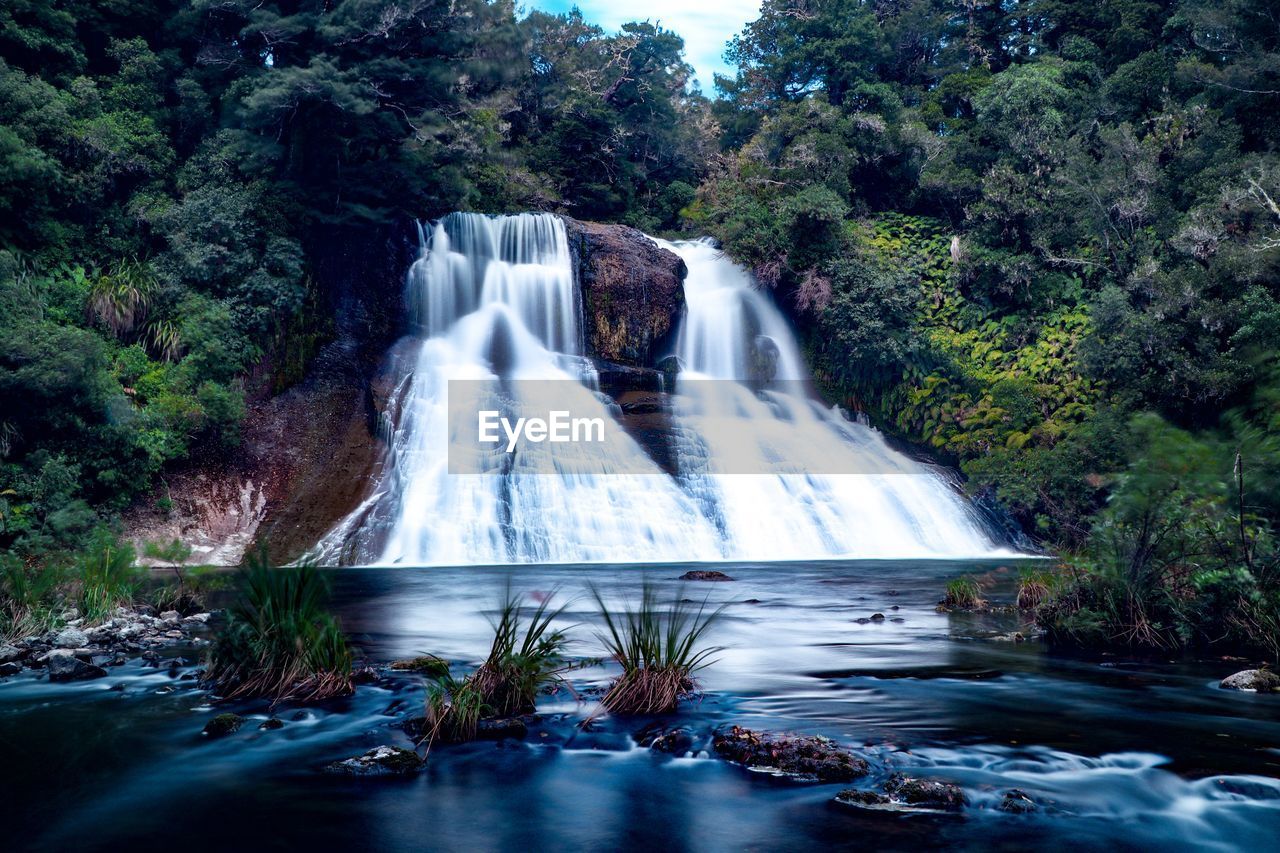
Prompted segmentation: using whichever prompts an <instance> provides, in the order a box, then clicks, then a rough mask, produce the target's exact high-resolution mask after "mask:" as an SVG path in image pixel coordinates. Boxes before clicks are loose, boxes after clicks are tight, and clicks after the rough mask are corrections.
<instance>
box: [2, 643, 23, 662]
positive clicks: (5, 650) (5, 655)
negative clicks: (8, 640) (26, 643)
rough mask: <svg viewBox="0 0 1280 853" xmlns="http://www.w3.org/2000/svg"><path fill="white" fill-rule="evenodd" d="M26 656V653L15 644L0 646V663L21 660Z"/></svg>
mask: <svg viewBox="0 0 1280 853" xmlns="http://www.w3.org/2000/svg"><path fill="white" fill-rule="evenodd" d="M26 656H27V653H26V652H25V651H24V650H22V649H20V648H18V647H17V646H8V645H3V646H0V663H10V662H11V661H18V660H22V659H23V658H24V657H26Z"/></svg>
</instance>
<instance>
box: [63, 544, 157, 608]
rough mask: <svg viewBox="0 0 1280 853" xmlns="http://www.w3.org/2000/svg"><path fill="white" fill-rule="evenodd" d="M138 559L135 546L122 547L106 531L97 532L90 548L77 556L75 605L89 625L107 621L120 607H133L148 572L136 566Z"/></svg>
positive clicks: (125, 545)
mask: <svg viewBox="0 0 1280 853" xmlns="http://www.w3.org/2000/svg"><path fill="white" fill-rule="evenodd" d="M136 558H137V554H136V552H135V551H134V550H133V546H132V545H128V544H122V543H121V542H119V541H117V540H116V538H115V537H114V536H112V535H111V534H110V533H108V532H106V531H105V530H100V531H99V532H98V533H96V534H95V535H94V537H93V539H92V541H91V542H90V545H89V547H88V548H87V549H86V550H85V551H83V552H82V553H81V554H79V555H78V556H77V557H76V559H75V563H74V565H73V571H74V573H75V575H76V578H77V579H78V582H79V592H78V595H77V596H76V603H77V606H78V607H79V608H80V615H81V616H82V617H84V619H85V622H86V623H88V624H90V625H92V624H95V623H98V622H103V621H106V620H107V619H109V618H111V616H112V614H114V613H115V611H116V608H117V607H129V606H132V604H133V602H134V600H135V598H136V597H137V595H138V592H139V590H140V589H141V588H142V585H143V583H144V582H145V580H146V577H147V570H146V569H145V568H142V567H140V566H138V565H137V564H136V562H135V560H136Z"/></svg>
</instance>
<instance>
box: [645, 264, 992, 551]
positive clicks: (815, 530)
mask: <svg viewBox="0 0 1280 853" xmlns="http://www.w3.org/2000/svg"><path fill="white" fill-rule="evenodd" d="M658 242H659V243H660V245H662V246H663V247H664V248H666V249H668V250H670V251H672V252H675V253H676V254H678V255H680V257H681V258H683V259H684V262H685V265H686V266H687V267H688V270H689V272H688V276H687V277H686V279H685V298H686V301H687V305H688V316H687V318H686V320H685V323H684V326H683V328H682V329H681V332H680V335H679V338H678V341H677V355H678V357H679V359H680V362H681V364H682V366H683V371H682V372H681V373H680V379H679V382H678V391H679V394H678V395H677V396H676V398H675V399H676V401H677V404H676V412H677V415H678V418H679V421H680V423H681V426H682V429H681V431H680V435H681V436H682V441H683V442H684V444H685V447H686V448H687V450H686V452H684V453H682V459H684V460H685V462H684V464H683V465H682V470H681V479H682V480H683V481H684V485H685V490H686V491H688V492H689V493H691V494H694V495H695V496H696V497H697V498H698V501H699V505H700V506H704V507H708V508H711V511H712V512H714V513H715V516H716V518H717V520H718V524H719V527H720V529H721V530H722V534H723V536H724V538H725V540H726V542H727V543H729V546H730V547H729V549H728V551H729V553H730V554H731V555H733V556H735V557H738V558H741V559H763V560H787V559H796V558H798V557H806V558H815V557H862V558H889V557H944V556H951V557H977V556H983V555H991V554H994V553H1001V552H999V551H997V550H996V548H995V546H994V545H993V543H992V542H991V541H990V539H989V537H988V535H987V534H986V532H985V531H984V529H983V526H982V524H981V523H980V521H979V519H978V518H977V516H976V515H975V513H974V511H973V509H972V507H970V506H969V505H968V503H967V502H966V501H965V500H964V499H963V498H962V497H961V496H960V495H959V494H957V493H956V492H955V491H954V490H953V489H952V488H951V486H950V485H949V484H948V483H947V482H946V480H945V479H944V478H943V477H942V476H941V474H940V472H938V471H937V470H935V469H933V468H931V467H929V466H926V465H923V464H921V463H918V462H915V461H913V460H911V459H909V458H908V457H906V456H904V455H903V454H901V453H898V452H897V451H895V450H893V449H892V448H890V447H889V446H888V444H886V443H885V440H884V437H883V436H882V435H881V434H880V433H879V432H878V431H876V430H874V429H872V428H870V427H868V426H867V425H865V424H862V423H857V422H853V421H850V420H848V419H847V418H845V416H844V415H843V414H842V413H841V412H840V411H839V410H838V409H835V408H833V407H827V406H825V405H824V404H823V403H821V401H820V400H819V399H818V398H817V396H816V395H814V394H813V393H812V391H811V390H810V388H809V387H808V379H809V373H808V370H807V368H806V367H805V364H804V361H803V359H802V357H801V355H800V349H799V346H798V345H797V343H796V340H795V336H794V335H793V334H792V332H791V329H790V327H789V326H788V324H787V321H786V319H785V318H784V317H783V316H782V314H781V312H779V311H778V309H777V308H776V307H775V306H774V305H773V303H772V302H771V301H770V300H769V298H768V297H767V296H765V295H764V294H763V293H761V292H760V291H759V290H758V289H756V287H755V283H754V281H753V280H752V279H751V276H750V275H749V274H748V273H747V271H746V270H744V269H743V268H742V267H740V266H738V265H737V264H734V263H733V262H732V261H730V260H729V259H727V258H725V257H724V256H723V254H722V253H720V252H719V251H718V250H717V249H716V248H715V246H714V245H713V244H712V243H711V242H710V241H708V240H698V241H688V242H679V243H668V242H665V241H658ZM717 380H720V381H717ZM737 380H755V383H761V382H764V383H767V384H766V385H765V389H764V390H762V391H755V390H752V387H751V386H750V385H748V384H743V382H741V381H737Z"/></svg>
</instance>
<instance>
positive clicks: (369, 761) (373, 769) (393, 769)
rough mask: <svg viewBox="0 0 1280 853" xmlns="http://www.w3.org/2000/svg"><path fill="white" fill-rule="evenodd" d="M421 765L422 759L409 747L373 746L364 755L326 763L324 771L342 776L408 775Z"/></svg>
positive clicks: (415, 771) (417, 769)
mask: <svg viewBox="0 0 1280 853" xmlns="http://www.w3.org/2000/svg"><path fill="white" fill-rule="evenodd" d="M422 765H423V761H422V759H421V758H419V757H418V754H417V753H416V752H414V751H413V750H411V749H401V748H400V747H398V746H375V747H374V748H373V749H371V750H369V751H368V752H366V753H365V754H364V755H357V756H355V757H354V758H344V759H343V760H342V761H335V762H333V763H332V764H329V765H327V766H326V767H325V768H324V772H326V773H336V774H339V775H343V776H408V775H409V774H411V773H417V772H418V771H419V770H421V769H422Z"/></svg>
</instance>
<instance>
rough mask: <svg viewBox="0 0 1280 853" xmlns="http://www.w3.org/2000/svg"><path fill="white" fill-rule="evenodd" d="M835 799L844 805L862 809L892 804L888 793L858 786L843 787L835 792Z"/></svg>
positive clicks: (886, 806) (889, 806) (880, 807)
mask: <svg viewBox="0 0 1280 853" xmlns="http://www.w3.org/2000/svg"><path fill="white" fill-rule="evenodd" d="M835 800H836V802H837V803H843V804H844V805H846V806H857V807H859V808H864V809H884V808H892V806H893V801H892V800H890V799H889V795H888V794H882V793H880V792H879V791H863V790H860V789H858V788H845V789H844V790H843V791H841V792H840V793H838V794H836V796H835Z"/></svg>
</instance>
